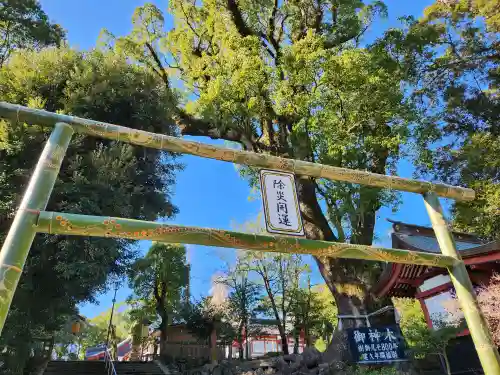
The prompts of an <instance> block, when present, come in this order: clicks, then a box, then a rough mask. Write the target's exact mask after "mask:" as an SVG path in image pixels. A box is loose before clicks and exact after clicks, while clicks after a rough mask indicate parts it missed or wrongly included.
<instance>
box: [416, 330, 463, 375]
mask: <svg viewBox="0 0 500 375" xmlns="http://www.w3.org/2000/svg"><path fill="white" fill-rule="evenodd" d="M434 325H435V327H437V329H432V328H431V329H430V328H428V327H423V326H420V325H418V326H415V327H414V328H413V329H411V330H409V331H407V336H406V338H407V339H408V340H411V341H412V342H413V347H412V352H413V354H414V356H416V357H419V356H420V357H425V356H427V355H432V354H434V355H438V356H439V357H440V358H441V359H442V360H443V363H444V365H443V367H444V368H445V371H446V374H447V375H451V367H450V361H449V359H448V354H447V352H446V350H447V348H448V345H449V343H450V341H451V340H452V339H454V338H455V337H457V334H458V333H460V332H461V331H462V330H463V329H464V327H463V326H461V325H458V326H456V325H450V324H447V323H445V322H442V323H435V324H434Z"/></svg>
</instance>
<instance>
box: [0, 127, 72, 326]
mask: <svg viewBox="0 0 500 375" xmlns="http://www.w3.org/2000/svg"><path fill="white" fill-rule="evenodd" d="M72 135H73V128H72V127H71V126H70V125H68V124H65V123H57V124H56V125H55V128H54V130H53V131H52V134H51V135H50V138H49V140H48V141H47V143H46V144H45V147H44V149H43V152H42V155H41V156H40V159H39V160H38V163H37V165H36V168H35V171H34V172H33V176H31V179H30V182H29V185H28V188H27V189H26V192H25V193H24V197H23V200H22V202H21V205H20V206H19V209H18V210H17V213H16V216H15V217H14V221H13V222H12V226H11V227H10V230H9V233H8V234H7V237H6V239H5V242H4V244H3V246H2V250H1V251H0V333H2V329H3V326H4V324H5V320H6V319H7V314H8V312H9V308H10V304H11V302H12V298H13V297H14V293H15V291H16V288H17V283H18V282H19V278H20V277H21V273H22V271H23V267H24V263H25V262H26V258H27V257H28V253H29V250H30V247H31V244H32V243H33V239H34V238H35V234H36V228H35V227H36V224H37V221H38V214H39V212H40V211H41V210H45V208H46V206H47V203H48V201H49V197H50V194H51V193H52V189H53V188H54V184H55V182H56V179H57V175H58V174H59V169H60V168H61V164H62V161H63V158H64V155H65V154H66V150H67V148H68V145H69V142H70V141H71V136H72Z"/></svg>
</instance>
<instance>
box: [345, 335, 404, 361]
mask: <svg viewBox="0 0 500 375" xmlns="http://www.w3.org/2000/svg"><path fill="white" fill-rule="evenodd" d="M348 336H349V343H350V346H351V352H352V354H353V357H354V359H355V360H356V362H358V363H383V362H394V361H401V360H405V354H404V340H403V338H402V336H401V331H400V330H399V327H397V326H395V327H378V328H368V327H363V328H355V329H350V330H348Z"/></svg>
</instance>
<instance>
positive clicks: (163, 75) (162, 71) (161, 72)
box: [146, 42, 170, 89]
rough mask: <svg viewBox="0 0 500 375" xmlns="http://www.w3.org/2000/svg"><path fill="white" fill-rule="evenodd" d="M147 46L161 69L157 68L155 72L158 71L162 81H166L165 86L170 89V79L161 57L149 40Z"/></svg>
mask: <svg viewBox="0 0 500 375" xmlns="http://www.w3.org/2000/svg"><path fill="white" fill-rule="evenodd" d="M146 47H147V48H148V50H149V53H150V54H151V57H152V58H153V60H154V61H155V63H156V65H157V66H158V69H159V71H157V70H156V69H155V72H157V74H158V75H159V76H160V78H161V79H162V81H163V82H164V83H165V86H166V87H167V89H169V88H170V81H169V80H168V74H167V72H166V71H165V67H164V66H163V64H162V63H161V60H160V57H159V56H158V54H157V53H156V51H155V49H154V48H153V46H152V45H151V44H150V43H149V42H146Z"/></svg>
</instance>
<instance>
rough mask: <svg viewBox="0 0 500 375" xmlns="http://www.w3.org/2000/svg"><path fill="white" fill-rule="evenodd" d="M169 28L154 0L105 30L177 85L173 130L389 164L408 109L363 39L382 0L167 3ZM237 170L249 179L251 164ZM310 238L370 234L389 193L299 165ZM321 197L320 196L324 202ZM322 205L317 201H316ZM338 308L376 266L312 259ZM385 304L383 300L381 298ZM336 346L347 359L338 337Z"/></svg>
mask: <svg viewBox="0 0 500 375" xmlns="http://www.w3.org/2000/svg"><path fill="white" fill-rule="evenodd" d="M169 5H170V10H169V11H170V13H171V14H172V15H173V27H172V29H171V30H170V31H168V32H167V31H165V16H164V14H163V13H162V11H161V10H159V9H158V8H156V7H155V6H154V5H152V4H147V5H145V6H143V7H140V8H138V9H137V10H136V12H135V14H134V16H133V30H132V32H131V33H130V34H129V35H128V36H126V37H119V38H115V37H114V36H113V35H111V34H110V33H109V32H105V33H103V38H102V41H103V42H104V44H105V45H107V46H108V47H109V48H113V49H115V50H116V51H119V52H121V53H124V54H126V55H127V56H128V57H129V58H131V59H134V60H135V61H136V62H137V63H139V64H140V65H142V66H147V67H149V69H151V71H153V72H154V73H155V74H157V75H158V77H160V78H161V79H162V80H163V82H164V84H165V86H166V87H168V88H170V89H172V90H174V87H176V88H179V87H180V89H179V90H180V91H183V92H184V94H185V96H184V98H185V99H184V102H182V103H181V105H179V106H177V108H175V114H174V116H175V119H176V121H177V125H178V127H179V129H180V131H181V133H182V135H189V136H202V137H203V136H204V137H210V138H212V139H220V140H225V141H230V142H236V143H237V144H239V145H240V146H241V147H242V148H243V149H244V150H248V151H253V152H257V153H266V154H271V155H277V156H281V157H287V158H294V159H300V160H307V161H312V162H317V163H322V164H327V165H332V166H337V167H346V168H352V169H359V170H366V171H370V172H374V173H382V174H386V173H391V172H394V169H395V166H396V163H397V161H398V159H399V158H400V156H401V152H400V148H401V145H402V144H403V143H404V142H405V140H406V139H407V137H408V135H409V130H408V129H409V126H408V124H409V123H410V122H411V121H414V120H415V112H414V110H413V108H414V107H413V105H412V103H411V101H410V100H409V99H406V97H405V95H404V93H403V91H402V88H401V85H400V84H401V79H402V77H403V76H404V74H405V73H406V71H405V70H404V69H402V67H401V65H400V64H399V63H398V61H397V60H396V59H395V58H393V57H391V55H390V54H389V53H388V52H387V51H386V50H385V49H383V48H379V47H377V48H373V49H372V48H371V47H369V46H362V44H361V43H362V40H363V36H364V34H365V33H366V31H367V30H368V29H369V27H370V25H371V24H372V22H373V21H374V20H375V19H376V18H377V17H380V16H384V15H385V13H386V7H385V5H384V4H383V3H382V2H380V1H374V2H372V3H370V4H366V3H364V2H363V1H358V0H333V1H326V0H285V1H278V0H275V1H274V0H260V1H249V0H227V1H220V0H205V1H181V0H172V1H171V2H170V4H169ZM244 173H245V174H246V175H247V176H248V177H249V178H250V182H251V183H255V181H256V178H255V177H256V174H255V171H254V170H251V169H248V168H247V169H244ZM297 187H298V194H299V200H300V210H301V213H302V217H303V220H304V226H305V233H306V236H307V238H310V239H317V240H326V241H341V242H343V241H348V242H351V243H356V244H364V245H370V244H371V243H372V241H373V238H374V228H375V220H376V213H377V210H378V209H379V208H380V207H381V206H383V205H391V204H394V203H395V202H396V201H397V196H396V195H394V194H393V193H391V192H387V191H383V190H380V189H374V188H368V187H362V186H358V185H352V184H344V183H336V182H330V181H328V182H326V181H321V180H315V179H313V178H309V177H306V176H298V179H297ZM321 201H323V202H324V205H322V204H321ZM323 208H324V209H323ZM316 261H317V264H318V266H319V270H320V271H321V274H322V275H323V277H324V279H325V281H326V283H327V285H328V287H329V289H330V291H331V292H332V293H333V295H334V298H335V300H336V304H337V306H338V310H339V314H364V313H367V312H369V311H371V310H373V309H375V308H377V307H378V306H379V305H380V303H381V301H378V300H377V298H375V296H374V295H372V294H371V292H370V288H371V286H372V284H373V282H374V281H375V280H376V279H377V277H378V274H379V271H380V268H381V265H380V264H378V263H373V262H365V261H357V260H356V261H355V260H344V259H326V258H321V259H320V258H318V259H316ZM384 303H386V301H384ZM334 342H337V343H339V347H338V348H337V349H338V350H336V351H335V356H336V357H337V358H339V359H340V358H345V355H346V351H345V345H344V344H342V342H343V340H334Z"/></svg>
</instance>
